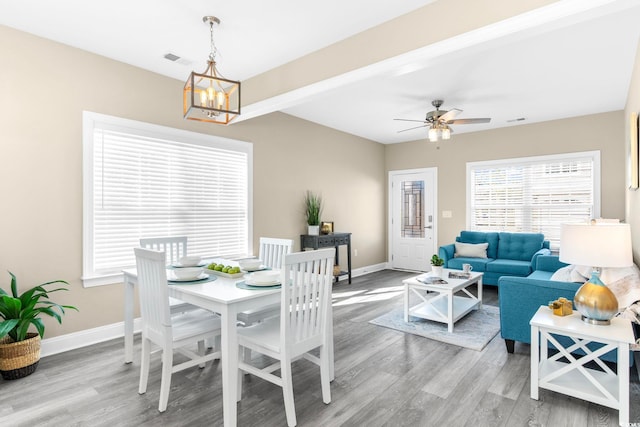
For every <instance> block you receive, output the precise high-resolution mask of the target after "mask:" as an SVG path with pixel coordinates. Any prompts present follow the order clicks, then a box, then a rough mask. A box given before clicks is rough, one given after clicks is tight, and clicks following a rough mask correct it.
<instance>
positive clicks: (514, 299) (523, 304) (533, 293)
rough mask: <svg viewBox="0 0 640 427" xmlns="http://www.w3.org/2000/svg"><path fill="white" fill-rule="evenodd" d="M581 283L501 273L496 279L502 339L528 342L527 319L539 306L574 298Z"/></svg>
mask: <svg viewBox="0 0 640 427" xmlns="http://www.w3.org/2000/svg"><path fill="white" fill-rule="evenodd" d="M581 285H582V284H581V283H573V282H556V281H552V280H538V279H529V278H526V277H514V276H503V277H501V278H500V279H499V280H498V300H499V305H500V333H501V335H502V338H504V339H509V340H514V341H520V342H526V343H530V342H531V328H530V325H529V321H530V320H531V318H532V317H533V315H534V314H535V312H536V311H537V310H538V308H539V307H540V306H541V305H545V306H546V305H547V304H549V301H554V300H556V299H558V298H559V297H565V298H567V299H568V300H573V298H574V296H575V293H576V291H577V290H578V288H579V287H580V286H581Z"/></svg>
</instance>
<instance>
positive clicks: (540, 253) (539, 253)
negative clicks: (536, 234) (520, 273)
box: [531, 248, 551, 270]
mask: <svg viewBox="0 0 640 427" xmlns="http://www.w3.org/2000/svg"><path fill="white" fill-rule="evenodd" d="M544 255H551V250H549V249H547V248H542V249H540V250H538V251H537V252H536V253H535V254H533V256H532V257H531V269H532V270H538V268H537V267H536V264H537V262H538V258H539V257H540V256H544Z"/></svg>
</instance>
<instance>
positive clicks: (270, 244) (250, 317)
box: [238, 237, 293, 326]
mask: <svg viewBox="0 0 640 427" xmlns="http://www.w3.org/2000/svg"><path fill="white" fill-rule="evenodd" d="M292 247H293V240H291V239H278V238H274V237H261V238H260V252H259V253H258V258H260V260H261V261H262V265H264V266H265V267H268V268H271V269H280V268H282V264H283V263H284V257H285V256H286V255H287V254H290V253H291V248H292ZM278 314H280V304H272V305H269V306H266V307H261V308H258V309H255V310H247V311H243V312H241V313H238V320H239V321H240V322H242V324H243V325H245V326H248V325H251V324H253V323H256V322H260V321H262V320H264V319H266V318H269V317H273V316H277V315H278Z"/></svg>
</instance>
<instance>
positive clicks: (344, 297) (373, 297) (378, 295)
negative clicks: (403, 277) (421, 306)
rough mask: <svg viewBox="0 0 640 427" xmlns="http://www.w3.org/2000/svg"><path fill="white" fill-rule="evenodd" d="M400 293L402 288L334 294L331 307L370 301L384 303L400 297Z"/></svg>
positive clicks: (393, 287) (391, 287) (392, 287)
mask: <svg viewBox="0 0 640 427" xmlns="http://www.w3.org/2000/svg"><path fill="white" fill-rule="evenodd" d="M402 292H403V287H402V286H390V287H387V288H380V289H374V290H371V291H370V290H366V289H363V290H359V291H348V292H334V293H333V300H334V302H333V305H334V306H342V305H351V304H362V303H366V302H372V301H384V300H388V299H391V298H395V297H397V296H399V295H402Z"/></svg>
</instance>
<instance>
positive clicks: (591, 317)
mask: <svg viewBox="0 0 640 427" xmlns="http://www.w3.org/2000/svg"><path fill="white" fill-rule="evenodd" d="M573 302H574V304H575V305H576V309H577V310H578V311H579V312H580V314H582V320H583V321H585V322H587V323H592V324H594V325H608V324H610V323H611V319H612V318H613V317H614V316H615V315H616V313H617V312H618V300H617V299H616V296H615V295H614V294H613V292H611V289H609V288H608V287H607V285H605V284H604V283H602V281H601V280H600V276H599V274H598V272H595V271H594V272H593V273H591V278H590V279H589V281H587V282H586V283H585V284H583V285H582V286H580V289H578V291H577V292H576V296H575V297H574V298H573Z"/></svg>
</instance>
